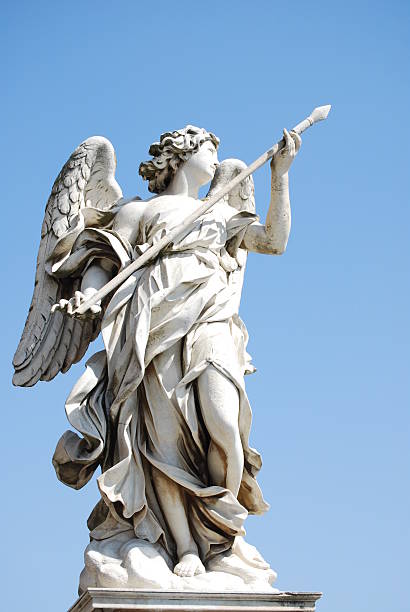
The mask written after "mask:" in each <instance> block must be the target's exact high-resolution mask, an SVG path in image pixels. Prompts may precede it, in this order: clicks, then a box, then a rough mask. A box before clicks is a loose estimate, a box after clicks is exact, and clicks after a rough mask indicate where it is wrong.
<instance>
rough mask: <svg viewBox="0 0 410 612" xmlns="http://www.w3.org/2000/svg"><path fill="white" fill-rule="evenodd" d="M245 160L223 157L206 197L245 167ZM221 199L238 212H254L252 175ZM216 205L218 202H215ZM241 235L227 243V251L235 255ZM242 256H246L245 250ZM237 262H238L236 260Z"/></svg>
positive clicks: (218, 189) (219, 189) (222, 186)
mask: <svg viewBox="0 0 410 612" xmlns="http://www.w3.org/2000/svg"><path fill="white" fill-rule="evenodd" d="M246 167H247V166H246V164H245V162H243V161H241V160H240V159H225V160H224V161H223V162H221V163H220V164H219V166H218V167H217V169H216V172H215V176H214V178H213V180H212V183H211V186H210V188H209V191H208V193H207V196H206V197H207V198H209V197H210V196H211V195H214V194H215V193H217V192H218V191H221V189H223V188H224V187H225V186H226V185H227V184H228V183H229V182H230V181H231V180H232V179H233V178H235V177H236V176H237V175H238V174H239V173H240V172H242V170H244V169H245V168H246ZM222 201H225V202H227V203H228V204H229V205H230V206H232V208H235V209H236V210H237V211H238V212H250V213H254V212H255V187H254V183H253V178H252V175H250V176H248V177H247V178H246V179H244V180H243V181H242V182H241V183H240V184H239V185H238V186H237V187H235V188H234V189H233V190H232V191H230V192H229V193H228V194H227V195H226V196H225V197H224V198H223V199H222ZM216 206H218V204H216ZM242 239H243V235H242V234H238V235H237V236H236V237H234V238H233V239H232V240H231V241H230V242H229V243H228V245H227V249H228V252H229V253H230V254H231V255H233V256H236V254H237V251H238V249H239V247H240V243H241V242H242ZM241 250H243V251H244V253H243V256H245V257H246V251H245V250H244V249H241ZM238 263H239V262H238Z"/></svg>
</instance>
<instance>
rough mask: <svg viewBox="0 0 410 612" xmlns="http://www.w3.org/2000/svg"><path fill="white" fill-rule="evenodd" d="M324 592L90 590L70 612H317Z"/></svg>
mask: <svg viewBox="0 0 410 612" xmlns="http://www.w3.org/2000/svg"><path fill="white" fill-rule="evenodd" d="M320 597H321V593H286V592H283V593H282V592H279V593H249V592H247V593H245V592H244V593H238V592H237V593H233V592H232V593H229V592H225V593H201V592H194V591H190V592H189V591H185V592H181V591H149V590H145V589H101V588H88V589H87V590H86V591H85V592H84V593H83V594H82V595H81V597H79V599H78V600H77V601H76V603H75V604H74V606H72V607H71V608H70V610H69V612H92V611H97V612H119V611H120V610H128V611H129V612H143V611H144V612H168V611H169V612H171V611H172V612H222V611H223V612H315V610H316V601H317V600H318V599H319V598H320Z"/></svg>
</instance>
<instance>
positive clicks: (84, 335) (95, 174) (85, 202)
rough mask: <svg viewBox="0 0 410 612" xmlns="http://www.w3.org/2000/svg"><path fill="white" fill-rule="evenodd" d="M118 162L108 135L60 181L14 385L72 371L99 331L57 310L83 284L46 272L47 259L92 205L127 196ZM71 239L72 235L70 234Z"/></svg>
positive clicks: (75, 157) (87, 146)
mask: <svg viewBox="0 0 410 612" xmlns="http://www.w3.org/2000/svg"><path fill="white" fill-rule="evenodd" d="M115 167H116V158H115V152H114V148H113V146H112V144H111V143H110V141H109V140H107V139H106V138H103V137H102V136H93V137H91V138H88V139H87V140H85V141H84V142H83V143H81V144H80V145H79V146H78V147H77V149H76V150H75V151H74V152H73V153H72V155H71V156H70V157H69V159H68V160H67V162H66V163H65V164H64V166H63V168H62V169H61V172H60V173H59V175H58V176H57V178H56V180H55V181H54V184H53V187H52V190H51V194H50V197H49V198H48V201H47V205H46V210H45V214H44V221H43V225H42V229H41V239H40V246H39V251H38V257H37V267H36V275H35V283H34V292H33V297H32V300H31V305H30V308H29V312H28V316H27V320H26V323H25V326H24V330H23V334H22V337H21V340H20V343H19V345H18V347H17V350H16V353H15V355H14V359H13V365H14V369H15V374H14V377H13V384H15V385H18V386H32V385H34V384H35V383H36V382H37V381H38V380H51V379H52V378H54V377H55V376H56V375H57V373H58V372H60V371H64V372H66V371H67V370H68V369H69V368H70V366H71V365H72V364H73V363H76V362H77V361H79V359H81V357H82V356H83V355H84V353H85V351H86V350H87V347H88V345H89V343H90V342H91V340H92V339H94V338H95V337H96V335H97V334H98V333H99V326H98V322H96V321H88V320H84V321H73V320H71V319H69V318H67V317H64V316H63V315H62V314H61V312H55V313H51V306H52V305H53V304H55V303H56V302H58V301H59V300H60V299H61V298H63V297H67V296H68V297H71V296H72V295H73V293H74V290H75V288H78V287H79V280H78V279H76V280H70V279H64V280H60V279H57V278H55V277H53V276H51V275H50V274H49V273H48V272H47V270H46V261H47V259H48V258H49V256H50V254H51V253H52V251H53V249H54V247H55V245H56V243H57V241H58V240H59V239H61V238H62V237H64V236H66V235H67V233H68V232H72V233H73V235H74V238H73V241H74V239H75V232H73V231H72V230H73V228H75V226H76V224H77V223H78V221H79V212H80V210H81V209H83V208H84V207H87V206H93V207H95V208H99V209H101V210H108V209H109V208H110V207H112V206H113V205H114V204H115V202H116V201H117V200H118V199H119V198H121V196H122V191H121V188H120V187H119V185H118V183H117V181H116V180H115ZM70 235H71V234H70Z"/></svg>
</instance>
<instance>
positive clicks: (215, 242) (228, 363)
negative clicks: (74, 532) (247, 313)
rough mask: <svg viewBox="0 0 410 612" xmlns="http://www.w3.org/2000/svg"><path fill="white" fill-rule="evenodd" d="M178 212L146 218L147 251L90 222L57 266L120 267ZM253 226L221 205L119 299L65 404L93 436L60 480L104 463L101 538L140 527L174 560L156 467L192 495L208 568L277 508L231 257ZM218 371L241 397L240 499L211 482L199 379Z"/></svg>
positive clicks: (74, 438) (60, 449) (64, 452)
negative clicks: (264, 465) (246, 526)
mask: <svg viewBox="0 0 410 612" xmlns="http://www.w3.org/2000/svg"><path fill="white" fill-rule="evenodd" d="M178 213H180V211H175V210H172V209H171V208H169V207H168V208H167V209H166V210H163V211H160V212H158V210H157V211H156V212H155V215H152V216H150V215H149V212H147V213H146V214H145V217H144V218H143V219H142V221H141V226H140V231H139V241H138V242H139V245H138V246H136V247H132V246H131V245H130V244H128V243H127V241H126V240H124V239H123V238H122V237H121V236H119V235H118V234H117V233H116V232H114V231H113V230H112V229H110V225H109V224H107V226H106V227H105V228H104V229H101V227H100V228H92V227H91V228H90V227H85V228H83V229H81V231H79V233H78V236H77V238H76V239H75V241H74V244H72V245H70V246H69V250H68V251H67V252H65V253H64V249H63V248H62V247H61V245H59V248H58V252H57V254H56V256H55V258H54V260H53V258H51V264H50V265H51V266H52V267H51V269H52V271H53V273H54V274H56V275H58V276H59V277H69V276H81V274H83V273H84V270H85V269H86V268H87V267H88V266H89V265H90V264H92V263H93V262H94V263H95V262H96V261H97V260H98V259H99V258H104V259H107V258H108V259H110V260H111V261H112V263H113V265H114V266H115V269H116V271H118V270H119V269H121V268H122V267H124V266H126V265H127V263H129V261H131V260H132V259H134V258H136V257H137V256H138V255H139V254H140V253H141V252H142V251H144V250H146V248H148V247H149V246H150V245H151V244H154V243H155V242H156V241H157V240H159V239H160V238H161V237H162V235H163V232H164V231H168V229H170V228H171V227H173V226H174V225H175V224H176V223H178V221H179V219H178ZM182 213H183V215H184V216H186V214H187V212H186V211H182ZM254 220H255V215H253V214H251V213H246V212H241V213H238V212H237V211H236V210H235V209H233V208H231V207H230V206H228V205H227V204H225V203H222V204H219V205H218V206H217V207H215V209H214V210H212V211H210V212H208V213H207V214H206V215H204V216H203V217H201V218H200V219H199V220H198V221H197V223H196V225H195V228H194V229H193V231H191V232H189V233H187V235H186V236H185V237H183V238H182V239H181V240H180V241H178V242H177V243H176V244H172V245H170V247H168V248H167V249H166V251H165V252H163V253H162V254H161V255H160V256H159V257H158V258H157V259H156V260H155V261H154V262H153V263H151V264H149V265H147V266H146V267H144V268H143V269H141V270H139V271H137V272H136V273H135V274H134V275H132V276H131V277H130V278H129V279H128V280H127V281H125V282H124V283H123V284H122V285H121V286H120V287H119V289H118V290H117V291H116V292H115V293H114V295H113V296H112V297H111V299H110V300H109V303H108V304H107V306H106V308H105V312H104V317H103V320H102V335H103V340H104V345H105V350H103V351H101V352H98V353H96V354H95V355H94V356H93V357H91V359H89V360H88V362H87V364H86V370H85V373H84V374H83V375H82V376H81V378H80V379H79V381H78V382H77V384H76V385H75V386H74V388H73V390H72V392H71V394H70V396H69V398H68V400H67V403H66V411H67V416H68V419H69V422H70V423H71V425H72V426H73V427H74V428H75V429H77V430H78V431H79V432H80V433H81V435H82V437H79V436H78V435H77V434H75V433H74V432H72V431H67V432H66V433H65V434H64V435H63V436H62V437H61V439H60V441H59V443H58V445H57V448H56V451H55V454H54V457H53V464H54V467H55V469H56V472H57V476H58V478H59V479H60V480H61V481H62V482H64V483H65V484H67V485H69V486H71V487H74V488H81V487H82V486H84V484H86V483H87V482H88V481H89V479H90V478H91V477H92V475H93V473H94V471H95V470H96V468H97V467H98V466H101V469H102V473H101V475H100V476H99V477H98V480H97V482H98V487H99V490H100V492H101V497H102V499H101V501H100V502H99V504H98V505H97V507H96V508H95V509H94V511H93V513H92V514H91V516H90V518H89V523H88V524H89V527H90V530H91V537H92V538H95V539H104V538H107V537H109V536H110V535H112V534H114V533H117V532H119V531H121V530H128V529H130V527H131V528H132V529H133V530H134V533H135V535H136V536H137V537H139V538H144V539H146V540H148V541H150V542H157V541H159V542H160V543H161V544H162V545H163V546H164V547H165V548H166V550H167V551H168V552H169V553H170V554H171V555H173V556H175V543H174V542H173V539H172V536H171V534H170V531H169V529H168V527H167V525H166V521H165V520H164V517H163V514H162V512H161V507H160V503H159V500H158V496H157V491H156V490H155V484H154V481H153V479H152V477H151V470H152V467H154V468H156V469H157V470H159V471H160V472H162V473H163V474H165V475H166V476H167V477H168V478H170V479H171V480H172V481H173V482H175V483H177V485H178V486H179V487H181V488H182V490H183V491H184V493H185V495H186V496H187V499H188V502H187V507H189V516H188V521H189V525H190V529H191V533H192V535H193V537H194V539H195V541H196V542H197V544H198V547H199V550H200V554H201V557H202V559H203V560H204V561H205V560H208V559H209V558H210V557H211V556H212V555H214V554H217V553H219V552H221V551H223V550H227V549H229V547H230V546H231V545H232V543H233V539H234V537H235V536H236V535H240V534H243V533H244V531H243V522H244V520H245V518H246V516H247V514H248V513H254V514H255V513H256V514H259V513H262V512H263V511H265V510H266V509H267V507H268V506H267V504H266V502H265V501H264V500H263V497H262V493H261V491H260V489H259V486H258V484H257V482H256V480H255V476H256V474H257V472H258V470H259V469H260V466H261V459H260V456H259V454H258V453H257V452H256V451H255V450H254V449H252V448H250V446H249V440H248V439H249V432H250V427H251V410H250V406H249V402H248V399H247V396H246V393H245V388H244V381H243V376H244V373H245V372H246V371H250V369H251V368H250V367H249V356H248V355H247V353H246V350H245V348H246V341H247V334H246V329H245V327H244V325H243V323H242V321H241V320H240V319H239V317H238V312H237V310H238V305H239V298H238V291H239V292H240V290H241V287H240V285H241V279H239V281H238V278H239V277H238V273H239V274H240V272H241V271H240V269H238V265H237V264H236V268H237V269H236V270H235V261H234V260H235V253H232V249H231V253H230V254H228V252H227V251H226V250H225V246H227V245H229V241H230V240H232V238H234V237H235V236H238V235H239V233H240V232H243V231H244V229H245V228H246V227H247V225H249V224H250V223H252V222H253V221H254ZM237 242H238V241H237ZM228 250H229V249H228ZM224 261H225V264H226V262H227V261H228V263H229V262H230V271H227V265H224ZM228 268H229V266H228ZM167 360H168V361H167ZM168 363H169V364H171V365H170V367H171V368H173V371H171V372H167V376H168V378H169V376H170V375H171V378H172V376H173V377H174V379H175V381H176V383H175V385H174V386H173V388H172V389H171V390H170V389H169V385H168V386H167V385H166V384H165V383H164V375H165V372H164V371H165V370H166V368H167V367H168V366H167V364H168ZM210 365H212V367H215V368H217V369H218V370H219V371H220V372H222V373H223V374H224V375H225V376H226V377H227V378H228V379H229V380H231V381H232V382H233V383H234V385H235V386H236V388H237V389H238V392H239V398H240V411H239V428H240V435H241V440H242V445H243V452H244V459H245V467H244V470H243V478H242V484H241V487H240V491H239V495H238V499H236V498H235V497H234V495H233V494H232V493H231V492H230V491H228V490H227V489H225V488H223V487H219V486H214V485H213V483H212V482H209V475H208V469H207V451H208V446H209V442H210V439H209V434H208V432H207V431H206V428H205V425H204V421H203V419H202V416H201V407H200V405H199V400H198V396H197V393H196V389H195V384H196V383H195V381H196V379H197V378H198V376H199V375H200V374H201V373H202V372H203V371H204V370H205V368H207V367H209V366H210Z"/></svg>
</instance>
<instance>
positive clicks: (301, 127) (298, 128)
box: [73, 105, 330, 315]
mask: <svg viewBox="0 0 410 612" xmlns="http://www.w3.org/2000/svg"><path fill="white" fill-rule="evenodd" d="M329 111H330V105H328V106H319V107H318V108H315V109H314V110H313V111H312V113H311V114H310V115H309V117H307V118H306V119H304V120H303V121H301V122H300V123H298V124H297V125H295V127H294V128H293V130H292V131H293V132H296V133H297V134H302V132H304V131H305V130H307V129H308V128H309V127H310V126H312V125H314V124H315V123H317V122H318V121H323V120H324V119H326V117H327V116H328V114H329ZM284 146H285V140H284V139H283V138H282V139H281V140H280V141H279V142H277V143H276V144H275V145H274V146H273V147H272V148H270V149H268V150H267V151H265V153H263V155H261V156H260V157H258V159H256V160H255V161H254V162H253V163H252V164H250V165H249V166H248V167H247V168H244V170H242V172H240V173H239V174H238V175H237V176H236V177H235V178H233V179H232V180H231V181H230V182H229V183H228V184H227V185H225V187H224V188H223V189H221V190H220V191H218V192H217V193H215V194H214V195H213V196H212V197H211V198H209V199H207V200H206V201H205V202H204V203H203V204H201V206H199V207H198V208H197V209H196V210H195V211H194V212H193V213H191V214H190V215H188V217H187V218H186V219H185V221H184V222H183V223H182V224H181V225H179V226H178V227H175V228H174V229H172V230H171V231H169V232H168V233H167V234H166V236H164V237H163V238H161V240H159V241H158V242H157V243H156V244H155V245H153V246H151V247H150V248H149V249H147V250H146V251H145V253H143V254H142V255H140V257H139V258H138V259H136V260H135V261H133V262H132V263H130V264H129V265H128V266H127V267H126V268H124V270H121V272H119V273H118V274H117V276H114V278H113V279H111V280H110V281H109V282H108V283H107V284H106V285H104V286H103V287H102V288H101V289H99V290H98V291H97V292H96V293H94V295H92V296H91V297H90V298H89V299H88V300H87V301H85V302H83V303H82V304H81V305H80V306H78V307H77V308H76V309H75V310H74V311H73V314H74V315H82V314H84V313H85V312H86V311H87V310H88V308H89V307H90V306H93V305H94V304H95V303H96V302H99V301H100V300H102V299H104V298H105V297H106V296H107V295H108V294H109V293H111V292H112V291H114V289H117V287H119V286H120V285H121V284H122V283H123V282H124V281H126V280H127V278H128V277H129V276H131V274H134V272H136V271H137V270H139V269H140V268H142V267H143V266H145V265H146V264H147V263H149V262H150V261H152V260H153V259H155V258H156V257H157V256H158V255H159V253H160V252H161V251H162V250H163V249H164V248H166V247H167V246H168V245H169V244H170V243H171V242H176V241H177V240H178V239H179V238H180V237H181V236H182V235H184V234H185V233H186V231H187V230H188V229H189V228H190V227H191V225H192V224H193V223H194V222H195V221H196V220H197V219H198V218H199V217H201V216H202V215H204V214H205V213H206V212H207V211H208V210H209V209H210V208H212V206H214V205H215V204H216V203H217V202H219V200H221V199H222V198H223V197H225V196H226V194H227V193H229V192H230V191H231V190H232V189H233V188H234V187H236V186H237V185H239V183H241V182H242V181H243V180H244V179H246V178H247V177H248V176H249V175H250V174H253V172H255V170H257V169H258V168H260V167H261V166H263V164H265V163H266V162H267V161H268V160H269V159H271V158H272V157H273V156H274V155H275V154H276V153H277V152H278V151H280V150H281V149H283V147H284Z"/></svg>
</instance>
